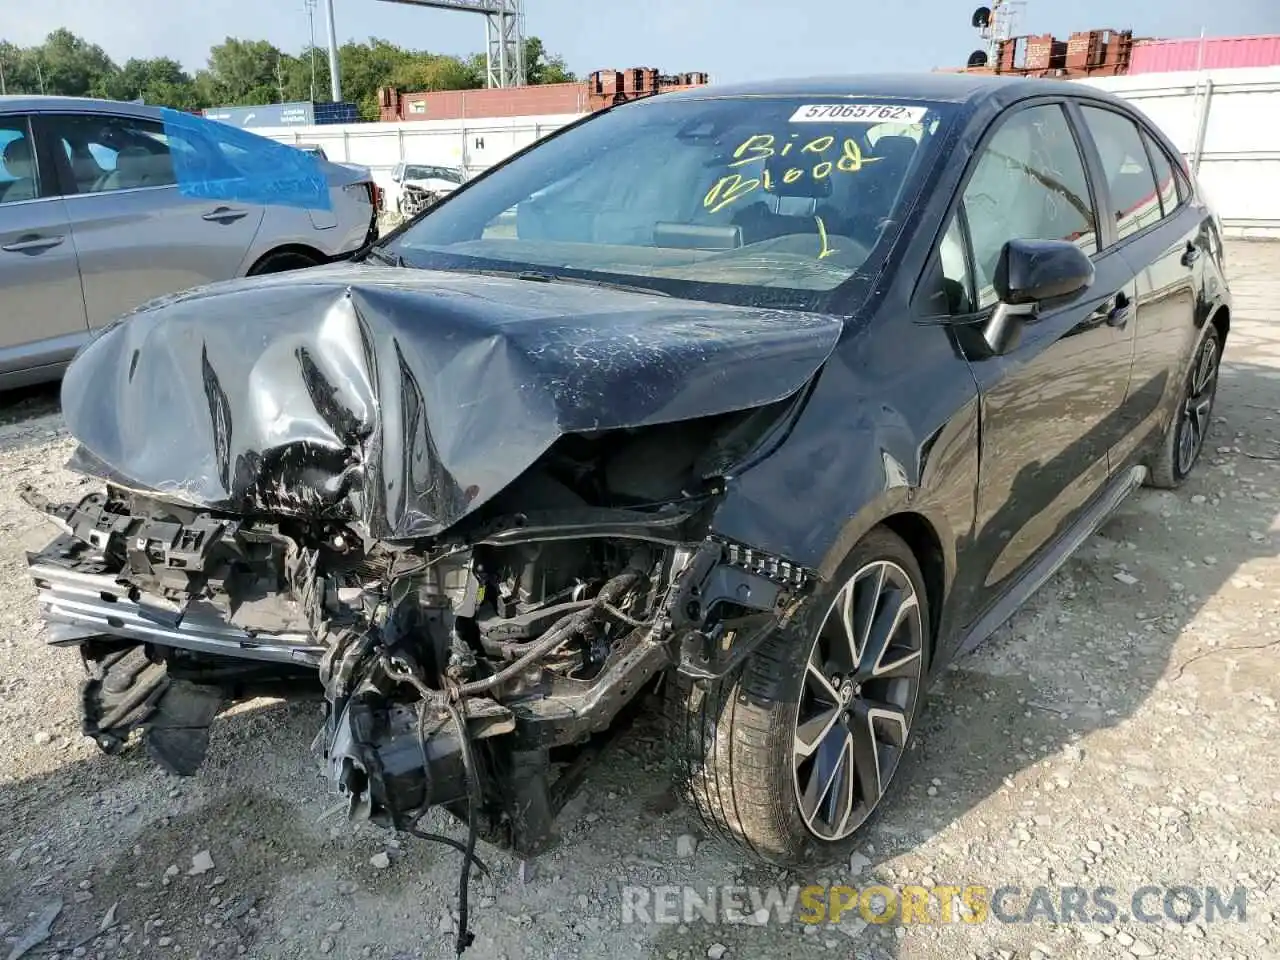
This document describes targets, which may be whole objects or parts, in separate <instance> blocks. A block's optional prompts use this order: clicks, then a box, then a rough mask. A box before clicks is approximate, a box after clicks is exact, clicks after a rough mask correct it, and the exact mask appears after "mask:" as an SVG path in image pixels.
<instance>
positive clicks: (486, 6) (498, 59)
mask: <svg viewBox="0 0 1280 960" xmlns="http://www.w3.org/2000/svg"><path fill="white" fill-rule="evenodd" d="M383 2H384V3H404V4H408V5H410V6H414V7H435V8H436V9H438V10H461V11H463V12H465V13H479V14H483V16H484V20H485V78H486V85H487V86H490V87H522V86H524V82H525V72H524V71H525V63H524V36H525V33H524V0H383Z"/></svg>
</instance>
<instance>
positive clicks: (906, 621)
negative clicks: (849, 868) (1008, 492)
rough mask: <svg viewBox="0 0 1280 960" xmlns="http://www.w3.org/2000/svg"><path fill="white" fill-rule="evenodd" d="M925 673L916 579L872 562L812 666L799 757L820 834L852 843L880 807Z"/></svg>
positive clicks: (803, 799)
mask: <svg viewBox="0 0 1280 960" xmlns="http://www.w3.org/2000/svg"><path fill="white" fill-rule="evenodd" d="M923 668H924V626H923V621H922V618H921V615H920V602H919V597H918V596H917V594H916V588H915V586H914V585H913V584H912V582H911V578H910V577H909V576H908V575H907V573H906V571H905V570H903V569H902V568H901V567H900V566H898V565H897V564H896V563H893V562H891V561H888V560H879V561H876V562H874V563H870V564H867V565H866V566H864V567H863V568H862V569H860V570H859V571H858V572H857V573H855V574H854V575H853V576H852V577H851V578H850V579H849V581H848V582H847V583H846V584H845V585H844V586H843V587H842V588H841V589H840V592H839V593H837V594H836V597H835V599H834V601H833V602H832V604H831V607H830V608H829V609H828V611H827V613H826V616H825V617H824V619H823V622H822V626H821V628H820V629H819V630H818V634H817V636H816V637H815V639H814V643H813V647H812V649H811V650H810V653H809V659H808V661H807V664H806V668H805V676H804V686H803V689H802V692H801V696H800V704H799V711H798V713H797V715H796V726H795V731H794V738H793V743H794V749H793V756H792V760H793V766H794V770H795V777H794V781H795V789H796V800H797V802H798V803H799V805H800V815H801V817H803V819H804V823H805V826H806V827H807V828H808V829H809V831H810V832H811V833H812V834H813V835H814V836H816V837H818V838H819V839H821V840H826V841H837V840H842V839H844V838H845V837H847V836H849V835H850V834H852V833H853V832H854V831H855V830H856V829H857V828H858V827H859V826H861V825H862V823H863V821H865V820H866V819H867V817H868V816H869V815H870V814H871V811H872V810H873V809H875V806H876V804H877V803H879V801H880V798H881V796H883V794H884V791H885V789H886V788H887V787H888V785H889V781H890V779H891V778H892V777H893V774H894V772H895V771H896V770H897V767H898V762H899V761H900V760H901V758H902V754H903V752H904V751H905V750H906V746H907V738H908V732H909V730H910V726H911V722H912V719H913V716H914V713H915V708H916V703H917V700H918V698H919V695H920V685H921V681H922V679H923Z"/></svg>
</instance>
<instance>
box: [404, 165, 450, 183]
mask: <svg viewBox="0 0 1280 960" xmlns="http://www.w3.org/2000/svg"><path fill="white" fill-rule="evenodd" d="M404 178H405V179H406V180H448V181H449V182H450V183H461V182H462V171H461V170H454V169H451V168H449V167H420V166H408V167H405V168H404Z"/></svg>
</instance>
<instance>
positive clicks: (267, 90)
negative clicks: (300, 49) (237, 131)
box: [196, 37, 283, 106]
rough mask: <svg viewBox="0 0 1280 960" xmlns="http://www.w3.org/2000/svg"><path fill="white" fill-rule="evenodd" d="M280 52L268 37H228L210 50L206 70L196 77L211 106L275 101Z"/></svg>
mask: <svg viewBox="0 0 1280 960" xmlns="http://www.w3.org/2000/svg"><path fill="white" fill-rule="evenodd" d="M282 66H283V64H281V53H280V51H279V50H278V49H277V48H276V46H275V45H274V44H272V43H270V42H269V41H267V40H238V39H236V38H235V37H227V38H226V39H225V40H224V41H223V42H222V43H220V44H218V45H217V46H215V47H212V48H211V49H210V50H209V66H208V69H206V70H202V71H200V73H199V74H197V76H196V84H197V88H198V89H199V92H200V95H201V97H203V98H205V99H208V100H209V102H210V105H211V106H234V105H238V104H255V103H275V102H276V101H278V100H279V99H280V75H279V73H278V68H280V67H282Z"/></svg>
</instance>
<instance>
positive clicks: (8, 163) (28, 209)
mask: <svg viewBox="0 0 1280 960" xmlns="http://www.w3.org/2000/svg"><path fill="white" fill-rule="evenodd" d="M41 159H42V158H41V156H40V153H39V151H38V150H37V149H36V145H35V140H34V137H33V136H32V131H31V125H30V118H29V117H27V116H24V115H12V114H10V115H0V373H11V372H13V371H15V370H19V369H25V368H28V367H38V366H42V365H44V364H47V363H57V362H60V361H62V360H65V359H67V358H68V357H69V356H70V355H71V354H72V353H74V352H75V349H76V347H78V346H79V345H80V343H82V342H83V340H84V339H85V337H86V335H87V328H86V326H85V311H84V298H83V297H82V296H81V293H80V274H79V271H78V270H77V267H76V251H75V245H74V244H73V243H72V242H71V225H70V223H69V222H68V220H67V211H66V208H65V206H64V205H63V202H62V198H60V197H59V196H57V189H56V177H53V176H50V174H51V171H50V170H49V169H48V161H47V158H45V162H43V163H42V162H40V161H41Z"/></svg>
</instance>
